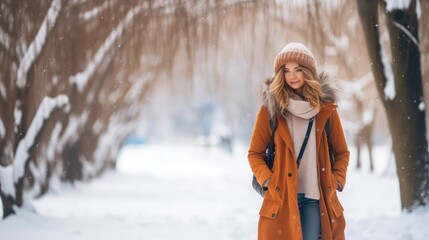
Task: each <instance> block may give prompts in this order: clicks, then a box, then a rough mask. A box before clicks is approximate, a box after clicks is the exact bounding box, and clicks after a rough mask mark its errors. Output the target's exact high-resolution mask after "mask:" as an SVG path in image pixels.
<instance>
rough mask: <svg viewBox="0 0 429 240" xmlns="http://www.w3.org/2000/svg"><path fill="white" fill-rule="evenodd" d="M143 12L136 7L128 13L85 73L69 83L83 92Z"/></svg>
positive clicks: (73, 77) (72, 77) (71, 78)
mask: <svg viewBox="0 0 429 240" xmlns="http://www.w3.org/2000/svg"><path fill="white" fill-rule="evenodd" d="M141 10H142V7H141V6H138V7H135V8H134V9H132V10H130V11H129V12H128V13H127V16H126V17H125V20H124V21H121V22H120V23H119V24H118V27H117V28H116V29H115V30H113V31H112V32H111V33H110V34H109V36H108V37H107V39H106V40H105V41H104V43H103V44H102V45H101V47H100V48H99V49H98V50H97V53H96V54H95V56H94V58H93V59H92V61H91V62H89V63H88V64H87V65H88V67H87V68H86V69H85V70H84V71H83V72H79V73H77V74H75V75H73V76H71V77H70V79H69V81H70V83H71V84H76V86H77V89H78V90H79V91H80V92H81V91H83V89H84V88H85V86H86V84H87V83H88V80H89V78H90V77H91V76H92V75H93V74H94V72H95V71H96V70H97V66H98V65H100V64H101V62H102V61H103V59H104V58H105V55H106V54H107V52H108V51H109V50H110V49H111V48H112V46H113V44H114V43H115V41H116V40H117V39H118V38H119V37H120V36H121V35H122V32H123V31H124V29H125V28H126V27H127V26H128V24H130V23H131V22H132V20H133V19H134V16H135V15H137V14H138V13H139V12H140V11H141Z"/></svg>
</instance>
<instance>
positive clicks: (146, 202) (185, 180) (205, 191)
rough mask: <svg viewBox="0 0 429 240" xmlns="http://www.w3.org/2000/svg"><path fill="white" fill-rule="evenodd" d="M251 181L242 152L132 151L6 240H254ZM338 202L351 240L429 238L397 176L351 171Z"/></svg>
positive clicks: (20, 221)
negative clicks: (405, 204)
mask: <svg viewBox="0 0 429 240" xmlns="http://www.w3.org/2000/svg"><path fill="white" fill-rule="evenodd" d="M380 155H384V154H383V153H380ZM376 159H377V157H376ZM379 164H382V163H379ZM376 167H377V166H376ZM250 180H251V174H250V169H249V167H248V164H247V159H246V149H244V148H243V149H239V150H238V151H236V153H235V154H234V155H233V156H231V155H228V154H225V153H224V152H222V151H220V150H218V149H211V150H204V149H203V148H198V147H190V146H187V147H184V146H171V145H168V146H162V145H150V146H145V147H127V148H125V149H124V150H123V151H122V153H121V156H120V161H119V163H118V169H117V171H116V172H109V173H107V174H105V175H104V176H102V177H101V178H98V179H95V180H93V181H92V182H90V183H79V184H75V186H70V185H64V186H62V188H61V189H60V190H57V191H55V192H54V191H53V192H51V193H49V194H47V195H45V196H44V197H42V198H41V199H38V200H33V201H32V202H30V203H28V204H27V206H25V207H24V208H23V209H19V210H18V211H19V214H18V215H17V216H12V217H9V218H7V219H6V220H4V221H2V222H0V239H46V240H50V239H80V240H81V239H83V240H86V239H88V240H89V239H105V240H109V239H121V238H122V239H127V240H128V239H155V240H158V239H159V240H162V239H174V240H176V239H256V228H257V219H258V211H259V206H260V204H261V199H260V198H259V197H258V196H257V195H256V193H254V192H253V190H252V189H251V187H250ZM339 195H340V198H341V199H342V202H343V205H344V208H345V209H346V218H347V224H348V225H347V239H352V240H353V239H355V240H361V239H398V240H402V239H403V240H405V239H407V240H408V239H409V240H411V239H428V237H427V236H429V230H425V228H426V226H428V225H429V211H427V209H422V210H421V211H417V212H416V213H415V214H412V215H401V213H400V209H399V208H400V207H399V206H400V205H399V192H398V189H397V180H396V178H395V177H389V176H383V177H381V174H375V175H374V174H372V175H371V174H368V173H365V172H364V173H361V172H355V171H350V174H349V178H348V183H347V188H346V190H345V192H344V193H341V194H339Z"/></svg>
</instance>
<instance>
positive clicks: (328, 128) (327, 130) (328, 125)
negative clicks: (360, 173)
mask: <svg viewBox="0 0 429 240" xmlns="http://www.w3.org/2000/svg"><path fill="white" fill-rule="evenodd" d="M330 131H331V119H330V118H328V120H326V123H325V133H326V138H327V140H328V147H329V160H330V162H331V165H332V164H334V161H335V158H334V153H333V152H332V147H331V141H330V140H329V133H330Z"/></svg>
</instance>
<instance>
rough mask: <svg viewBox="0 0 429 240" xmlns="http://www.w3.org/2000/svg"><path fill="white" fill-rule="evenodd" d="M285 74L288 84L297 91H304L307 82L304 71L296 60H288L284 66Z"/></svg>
mask: <svg viewBox="0 0 429 240" xmlns="http://www.w3.org/2000/svg"><path fill="white" fill-rule="evenodd" d="M284 74H285V79H286V82H287V84H288V85H289V86H290V87H291V88H292V89H293V90H295V91H296V92H297V93H299V94H301V93H302V88H303V86H304V84H305V80H304V72H303V71H302V69H301V66H299V65H298V63H296V62H287V63H286V64H285V67H284Z"/></svg>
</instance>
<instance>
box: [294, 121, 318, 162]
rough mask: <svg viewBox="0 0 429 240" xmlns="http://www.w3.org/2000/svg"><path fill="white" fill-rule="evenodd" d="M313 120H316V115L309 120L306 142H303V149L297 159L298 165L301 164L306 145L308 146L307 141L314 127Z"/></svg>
mask: <svg viewBox="0 0 429 240" xmlns="http://www.w3.org/2000/svg"><path fill="white" fill-rule="evenodd" d="M313 122H314V117H312V118H310V120H309V121H308V127H307V132H306V133H305V137H304V142H303V143H302V146H301V150H300V151H299V155H298V158H297V159H296V163H297V164H298V167H299V164H300V163H301V158H302V155H303V154H304V150H305V147H306V146H307V142H308V139H309V137H310V132H311V128H312V127H313Z"/></svg>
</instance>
